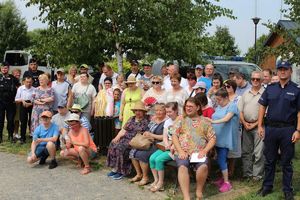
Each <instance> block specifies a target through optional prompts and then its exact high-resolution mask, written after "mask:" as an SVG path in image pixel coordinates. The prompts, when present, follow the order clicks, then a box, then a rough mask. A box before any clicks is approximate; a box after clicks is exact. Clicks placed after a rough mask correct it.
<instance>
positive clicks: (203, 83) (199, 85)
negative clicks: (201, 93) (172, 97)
mask: <svg viewBox="0 0 300 200" xmlns="http://www.w3.org/2000/svg"><path fill="white" fill-rule="evenodd" d="M198 88H203V89H206V83H205V82H203V81H199V82H197V83H196V85H194V87H193V89H194V90H195V89H198Z"/></svg>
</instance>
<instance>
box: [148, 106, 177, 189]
mask: <svg viewBox="0 0 300 200" xmlns="http://www.w3.org/2000/svg"><path fill="white" fill-rule="evenodd" d="M166 114H167V116H168V117H169V119H167V120H166V121H165V123H164V131H163V143H164V146H165V151H162V150H160V149H159V150H157V151H156V152H155V153H153V154H152V155H151V156H150V159H149V160H150V168H151V172H152V174H153V177H154V181H153V183H152V184H151V186H150V191H152V192H157V191H162V190H163V188H164V163H165V162H167V161H169V160H172V157H171V152H170V149H171V146H172V140H171V138H172V133H173V132H172V126H173V122H174V121H175V119H176V118H177V116H178V103H177V102H170V103H167V104H166Z"/></svg>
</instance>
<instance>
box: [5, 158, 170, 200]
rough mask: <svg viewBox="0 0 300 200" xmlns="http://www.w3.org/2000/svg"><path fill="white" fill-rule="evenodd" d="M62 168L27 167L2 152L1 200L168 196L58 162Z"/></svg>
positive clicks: (153, 198)
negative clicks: (81, 173) (82, 172)
mask: <svg viewBox="0 0 300 200" xmlns="http://www.w3.org/2000/svg"><path fill="white" fill-rule="evenodd" d="M58 164H59V166H58V167H57V168H55V169H52V170H49V169H48V165H44V166H39V165H28V164H27V163H26V158H25V156H20V155H13V154H7V153H2V152H0V199H1V200H20V199H24V200H27V199H30V200H35V199H38V200H44V199H58V200H59V199H63V200H69V199H70V200H80V199H92V200H94V199H101V200H106V199H107V200H114V199H116V200H119V199H122V200H123V199H132V200H139V199H147V200H160V199H166V198H167V196H166V194H165V193H155V194H153V193H151V192H150V191H148V190H147V189H143V188H139V187H138V186H137V185H135V184H130V183H129V182H128V179H123V180H119V181H114V180H112V179H110V178H108V177H107V176H106V173H107V171H106V170H103V169H100V170H98V171H95V172H92V173H90V174H88V175H85V176H83V175H80V174H79V170H78V169H77V168H76V166H75V164H73V163H71V162H68V161H64V160H58Z"/></svg>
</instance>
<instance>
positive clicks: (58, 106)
mask: <svg viewBox="0 0 300 200" xmlns="http://www.w3.org/2000/svg"><path fill="white" fill-rule="evenodd" d="M65 107H67V102H66V101H65V100H61V101H59V102H58V104H57V108H65Z"/></svg>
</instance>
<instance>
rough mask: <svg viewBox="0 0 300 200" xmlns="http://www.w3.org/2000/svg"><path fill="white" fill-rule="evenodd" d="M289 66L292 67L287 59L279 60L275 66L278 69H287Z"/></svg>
mask: <svg viewBox="0 0 300 200" xmlns="http://www.w3.org/2000/svg"><path fill="white" fill-rule="evenodd" d="M291 67H292V64H291V63H290V62H289V61H279V62H278V63H277V66H276V68H277V69H279V68H286V69H289V68H291Z"/></svg>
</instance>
